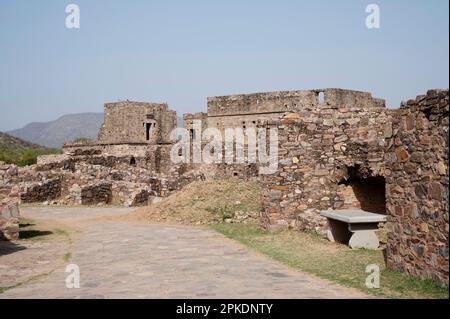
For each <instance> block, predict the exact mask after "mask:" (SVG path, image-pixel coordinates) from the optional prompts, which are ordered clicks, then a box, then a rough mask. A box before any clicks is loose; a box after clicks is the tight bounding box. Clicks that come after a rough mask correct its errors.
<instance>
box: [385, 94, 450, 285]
mask: <svg viewBox="0 0 450 319" xmlns="http://www.w3.org/2000/svg"><path fill="white" fill-rule="evenodd" d="M448 100H449V97H448V91H438V90H432V91H429V92H428V93H427V94H426V95H423V96H419V97H417V98H416V99H415V100H410V101H408V102H406V103H403V104H402V106H401V107H400V110H398V111H397V112H396V114H395V116H394V120H393V122H392V130H391V133H392V134H389V136H387V139H386V141H387V147H386V197H387V204H386V207H387V211H388V216H389V220H390V225H391V227H392V229H391V231H390V232H389V233H388V236H389V239H388V247H387V263H388V266H389V267H390V268H392V269H396V270H400V271H404V272H407V273H409V274H411V275H414V276H418V277H422V278H426V277H429V278H433V279H434V280H435V281H437V282H440V283H446V284H448V270H449V264H448V234H449V228H448V186H449V185H448V183H449V176H448V151H449V144H448V139H449V131H448V128H449V125H448V124H449V123H448V112H449V101H448Z"/></svg>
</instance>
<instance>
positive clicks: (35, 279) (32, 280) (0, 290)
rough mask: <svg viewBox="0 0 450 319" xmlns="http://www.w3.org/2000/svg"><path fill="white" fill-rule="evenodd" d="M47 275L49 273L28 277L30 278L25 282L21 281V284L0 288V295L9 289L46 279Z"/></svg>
mask: <svg viewBox="0 0 450 319" xmlns="http://www.w3.org/2000/svg"><path fill="white" fill-rule="evenodd" d="M49 274H50V273H42V274H39V275H36V276H33V277H30V278H28V279H27V280H25V281H22V282H20V283H17V284H15V285H12V286H7V287H0V294H2V293H4V292H5V291H7V290H9V289H13V288H18V287H21V286H24V285H27V284H30V283H33V282H36V281H38V280H41V279H43V278H45V277H47V276H48V275H49Z"/></svg>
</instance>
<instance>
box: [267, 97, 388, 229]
mask: <svg viewBox="0 0 450 319" xmlns="http://www.w3.org/2000/svg"><path fill="white" fill-rule="evenodd" d="M364 101H365V100H363V102H361V101H360V100H358V99H354V100H345V99H343V100H338V101H337V102H336V103H325V104H322V105H319V106H315V105H311V106H309V107H304V108H303V109H302V110H301V111H298V112H295V113H294V112H292V113H287V114H286V115H285V116H284V117H283V118H282V119H281V120H279V121H272V122H270V123H267V128H277V129H278V136H279V161H278V163H279V164H278V165H279V167H278V171H277V172H276V173H275V174H272V175H263V176H261V178H262V190H263V193H262V206H263V225H264V226H265V227H266V229H268V230H277V229H283V228H287V227H289V226H291V227H292V228H294V229H301V230H308V231H315V232H318V233H321V234H322V233H325V230H326V229H327V222H326V219H325V218H323V217H321V216H320V215H319V214H320V211H321V210H327V209H343V208H351V207H355V208H363V209H365V210H369V211H371V210H372V211H373V210H375V208H376V207H379V206H384V205H385V203H384V179H383V176H384V159H383V156H384V146H385V135H386V134H390V132H389V128H386V124H385V123H387V122H389V119H390V112H389V111H388V110H386V109H385V108H384V107H383V104H382V103H381V104H379V105H378V104H377V103H373V104H372V105H370V104H369V106H367V104H366V103H365V102H364ZM373 105H378V106H373ZM374 184H377V186H378V187H377V189H375V188H374V187H373V185H374ZM379 184H381V185H379ZM361 185H364V186H363V187H361ZM375 192H378V193H379V194H378V195H379V196H378V197H379V200H380V201H382V202H381V204H380V203H378V204H376V203H373V202H372V200H370V201H368V200H367V199H373V196H374V193H375ZM377 210H378V211H375V212H380V211H379V209H377Z"/></svg>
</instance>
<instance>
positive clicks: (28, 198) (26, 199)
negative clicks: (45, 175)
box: [20, 178, 61, 203]
mask: <svg viewBox="0 0 450 319" xmlns="http://www.w3.org/2000/svg"><path fill="white" fill-rule="evenodd" d="M60 196H61V178H55V179H50V180H44V181H42V182H36V183H32V184H29V185H27V186H26V187H25V189H24V190H23V191H22V192H21V193H20V200H21V201H22V203H42V202H46V201H49V200H54V199H57V198H59V197H60Z"/></svg>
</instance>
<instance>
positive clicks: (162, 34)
mask: <svg viewBox="0 0 450 319" xmlns="http://www.w3.org/2000/svg"><path fill="white" fill-rule="evenodd" d="M69 3H76V4H78V5H79V7H80V9H81V29H79V30H69V29H66V27H65V18H66V13H65V6H66V5H67V4H69ZM369 3H377V4H379V6H380V8H381V29H379V30H369V29H367V28H366V27H365V18H366V15H367V14H366V12H365V8H366V5H367V4H369ZM448 7H449V2H448V0H379V1H375V0H367V1H362V0H342V1H336V0H314V1H312V0H309V1H300V0H297V1H294V0H292V1H288V0H278V1H275V0H273V1H264V0H258V1H256V0H253V1H249V0H227V1H225V0H223V1H212V0H209V1H206V0H205V1H198V0H190V1H186V0H184V1H181V0H180V1H174V0H165V1H150V0H147V1H138V0H129V1H125V0H121V1H118V0H95V1H93V0H69V1H59V0H41V1H34V0H30V1H24V0H0V130H9V129H14V128H18V127H20V126H23V125H25V124H27V123H29V122H32V121H48V120H53V119H55V118H57V117H59V116H60V115H63V114H69V113H78V112H89V111H92V112H101V111H102V110H103V103H104V102H106V101H117V100H118V99H130V100H140V101H152V102H168V103H169V104H170V105H171V106H172V108H174V109H175V110H177V111H178V113H179V114H182V113H184V112H195V111H204V110H206V97H207V96H214V95H226V94H234V93H251V92H261V91H276V90H296V89H311V88H325V87H341V88H348V89H356V90H364V91H370V92H372V93H373V94H374V95H375V96H376V97H380V98H385V99H386V100H387V102H388V105H389V106H390V107H398V105H399V103H400V101H401V100H404V99H408V98H412V97H415V96H416V95H418V94H421V93H424V92H425V91H426V90H427V89H430V88H437V87H438V88H448V86H449V85H448V83H449V42H448V41H449V40H448V37H449V17H448V10H449V8H448Z"/></svg>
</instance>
